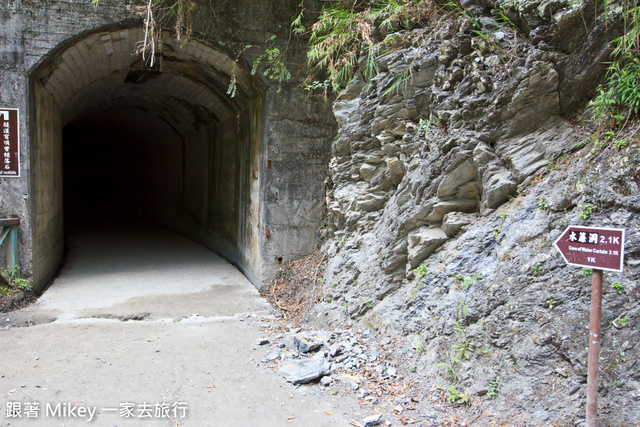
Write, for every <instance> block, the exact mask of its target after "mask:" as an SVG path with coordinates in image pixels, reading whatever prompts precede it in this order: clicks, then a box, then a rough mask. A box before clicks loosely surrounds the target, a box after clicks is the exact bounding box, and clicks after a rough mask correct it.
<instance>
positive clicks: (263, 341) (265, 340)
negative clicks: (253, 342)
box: [258, 338, 270, 345]
mask: <svg viewBox="0 0 640 427" xmlns="http://www.w3.org/2000/svg"><path fill="white" fill-rule="evenodd" d="M269 342H270V341H269V340H268V339H267V338H260V339H258V345H266V344H269Z"/></svg>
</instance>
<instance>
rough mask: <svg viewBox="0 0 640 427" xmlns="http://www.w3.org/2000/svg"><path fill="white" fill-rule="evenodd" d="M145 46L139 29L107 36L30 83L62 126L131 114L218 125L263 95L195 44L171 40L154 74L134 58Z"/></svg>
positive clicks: (45, 68) (80, 45)
mask: <svg viewBox="0 0 640 427" xmlns="http://www.w3.org/2000/svg"><path fill="white" fill-rule="evenodd" d="M143 39H144V32H143V31H142V30H141V29H139V28H131V29H125V30H117V31H111V32H101V33H96V34H92V35H89V36H86V37H83V38H80V39H79V40H76V41H74V42H71V43H68V44H66V45H65V46H64V47H62V48H60V49H59V50H58V51H57V52H54V53H53V54H51V55H49V57H48V58H47V60H45V61H44V62H43V63H42V64H41V65H40V66H39V67H38V68H37V69H36V71H35V72H34V73H33V74H32V75H33V77H34V78H35V79H37V80H39V81H40V82H41V84H42V85H43V87H44V88H45V89H46V90H47V91H48V92H49V93H51V95H52V96H53V97H54V99H55V100H56V102H57V104H58V106H59V108H60V113H61V116H62V123H63V124H67V123H69V122H70V121H72V120H75V119H79V118H82V117H83V116H91V115H95V114H100V112H101V111H105V110H112V109H121V108H132V107H133V108H139V109H143V110H150V109H152V110H157V111H158V112H159V113H160V114H161V115H163V116H164V117H165V119H166V118H170V120H171V122H172V123H173V126H177V127H179V126H193V124H194V123H197V122H198V121H200V120H207V121H208V120H214V121H218V122H220V121H225V120H227V119H229V118H232V117H235V116H236V115H237V114H238V113H239V112H241V111H242V110H244V108H245V107H246V100H247V99H250V98H253V97H254V96H255V94H256V92H257V91H256V89H255V87H254V85H253V82H252V78H251V76H250V75H249V73H248V72H246V70H244V69H243V68H242V67H240V66H238V65H237V64H234V61H233V60H232V59H231V58H230V57H229V55H228V54H227V53H226V52H224V51H222V50H219V49H216V48H213V47H211V46H209V45H206V44H205V43H203V42H201V41H198V40H195V39H191V40H189V41H188V42H186V43H185V42H184V41H183V42H182V44H180V46H177V44H176V43H175V42H174V41H173V39H172V38H171V36H170V35H169V34H167V35H166V37H164V41H163V48H162V57H161V58H159V61H158V63H159V65H158V66H157V67H154V69H153V70H149V69H147V68H146V67H144V62H143V60H142V58H141V57H140V55H136V54H135V51H136V46H137V45H138V44H139V43H140V41H141V40H143ZM233 74H235V76H236V79H237V87H238V94H237V95H236V97H234V98H233V99H230V98H229V97H228V96H227V95H226V93H225V92H226V90H227V87H228V84H229V81H230V76H231V75H233Z"/></svg>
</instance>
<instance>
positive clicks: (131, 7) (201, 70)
mask: <svg viewBox="0 0 640 427" xmlns="http://www.w3.org/2000/svg"><path fill="white" fill-rule="evenodd" d="M5 3H6V2H5ZM195 3H196V4H197V6H198V7H197V8H196V9H195V10H194V11H193V15H192V18H193V21H192V24H193V36H192V38H191V39H189V40H188V41H185V40H184V39H183V40H182V41H181V42H175V41H174V40H173V39H172V36H171V34H169V33H170V32H171V30H172V27H173V23H172V22H167V23H166V24H167V28H166V31H165V34H164V36H163V43H162V46H163V51H162V53H160V54H159V55H158V58H157V60H158V62H157V64H156V66H155V67H154V69H153V70H149V69H147V68H145V64H144V61H143V59H142V58H141V57H140V56H138V55H134V54H133V53H134V51H135V49H136V46H137V44H138V42H139V41H140V40H142V39H143V38H144V35H143V34H142V31H141V28H142V18H143V15H144V14H143V13H141V12H144V7H143V5H144V2H137V1H129V0H103V1H101V2H100V5H99V6H98V7H94V6H92V5H91V2H90V1H86V2H85V1H82V2H78V1H75V0H51V1H48V2H45V3H42V2H33V1H27V0H21V1H11V2H9V3H7V4H3V5H2V6H1V7H0V106H6V107H15V108H19V109H20V112H21V116H20V144H21V171H22V175H21V177H20V178H13V179H4V178H3V179H1V180H0V216H6V215H18V216H19V217H20V218H21V219H22V222H21V226H20V253H21V260H22V265H23V276H25V277H27V278H29V279H31V280H33V281H34V282H35V284H36V287H37V288H42V287H43V286H45V285H46V284H47V281H48V279H49V278H50V277H51V276H52V275H53V273H54V272H55V268H56V266H57V264H58V262H59V259H60V248H61V247H62V242H63V236H62V222H63V220H65V221H67V222H68V218H64V214H63V209H66V208H67V207H68V206H66V205H65V206H64V208H63V206H62V204H61V203H60V202H59V201H60V197H59V196H60V189H61V188H62V187H63V186H64V187H65V190H68V188H67V187H66V186H67V184H68V182H67V181H68V180H67V176H64V175H63V178H60V173H59V172H60V164H59V162H57V161H56V160H55V159H56V155H53V154H52V153H59V152H60V151H61V144H62V145H65V144H66V143H67V141H63V137H62V136H63V134H62V132H63V129H65V127H66V126H68V125H70V124H73V123H77V122H78V121H83V120H87V119H95V118H102V117H106V116H109V115H110V114H111V113H113V112H114V111H115V112H117V113H118V114H119V115H120V116H119V117H118V118H119V120H120V123H119V125H118V127H119V128H126V127H127V126H131V124H132V123H134V124H137V125H139V129H144V130H145V131H148V132H149V134H150V135H148V136H146V137H145V138H148V139H149V140H152V141H153V142H156V141H155V140H153V139H152V137H151V134H153V132H152V129H155V130H158V131H159V132H161V133H164V134H165V135H166V138H164V139H163V141H162V143H158V144H157V146H156V147H154V153H153V154H159V158H167V157H171V158H172V159H173V162H169V163H166V164H162V165H159V166H157V168H156V169H157V170H160V171H161V172H167V176H170V177H171V179H170V183H169V184H168V185H165V184H167V183H166V182H158V181H156V182H154V183H153V184H155V187H154V188H151V189H150V190H149V191H146V189H144V191H146V194H147V196H148V197H151V198H153V199H154V201H155V203H156V204H157V205H158V208H156V209H146V212H147V213H149V212H151V211H153V214H154V215H155V214H157V215H156V216H161V218H153V219H154V220H156V221H157V222H159V223H161V224H162V225H163V226H171V227H172V228H173V229H175V230H179V231H180V232H181V233H182V234H184V235H186V236H189V237H190V238H193V239H196V240H198V241H200V242H202V243H203V244H206V245H207V246H209V247H212V248H214V249H215V250H217V251H218V252H219V253H221V254H222V255H223V256H225V257H226V258H227V259H230V260H232V261H233V262H234V263H237V264H238V265H239V266H240V268H241V269H242V270H243V272H244V273H245V274H246V275H247V277H249V279H250V280H251V281H252V282H253V284H254V285H255V286H257V287H261V286H263V285H265V284H266V283H267V282H268V281H269V280H270V278H271V276H272V275H273V273H274V272H275V271H276V270H277V268H279V267H280V266H281V264H282V263H286V262H288V261H291V260H293V259H296V258H299V257H301V256H304V255H307V254H309V253H310V252H312V251H313V250H314V249H315V247H316V231H317V229H318V228H319V226H320V224H321V220H322V217H323V215H324V210H325V205H324V196H325V192H324V186H323V183H324V180H325V178H326V175H327V162H328V158H329V155H330V140H331V138H333V136H334V135H335V123H334V120H333V117H332V115H331V111H330V107H329V105H328V104H326V103H324V101H323V100H322V99H321V98H320V97H310V96H307V95H306V94H303V93H302V91H301V90H300V89H299V85H300V83H301V81H302V79H303V78H304V70H306V64H305V60H304V52H303V50H302V49H300V46H294V44H295V42H288V40H289V26H288V25H283V24H282V23H283V22H288V20H289V19H290V17H291V16H292V15H293V14H294V12H295V8H296V5H295V4H294V3H292V2H291V1H289V0H278V1H271V2H263V1H257V0H252V1H243V2H236V3H234V4H233V5H231V4H227V3H224V2H208V1H204V0H196V1H195ZM318 3H319V2H318V1H309V2H306V4H305V7H307V8H308V10H311V8H313V7H315V6H318ZM314 5H315V6H314ZM141 6H142V7H141ZM273 34H275V35H276V36H277V38H276V39H275V41H271V38H270V36H271V35H273ZM274 45H277V47H278V48H280V50H281V51H282V52H284V51H285V50H286V51H287V58H286V61H287V66H288V67H289V70H290V71H291V74H292V78H291V80H289V81H287V82H283V83H278V82H275V81H273V80H271V79H269V78H268V77H266V76H265V75H264V73H263V72H264V69H263V68H260V69H259V70H258V72H257V73H256V74H255V75H251V74H250V70H251V65H252V64H253V62H254V60H255V59H256V58H258V57H259V56H260V55H262V54H264V52H265V50H266V49H268V48H272V47H274ZM263 65H264V63H263ZM263 65H261V67H262V66H263ZM232 79H235V81H236V82H237V94H236V96H235V97H233V98H231V97H229V96H228V95H227V93H226V92H227V89H228V88H229V85H230V82H231V81H232ZM52 100H53V101H55V102H51V101H52ZM43 107H44V108H43ZM143 116H147V119H148V120H147V119H145V121H144V122H142V123H140V122H136V121H135V120H136V119H139V118H141V117H143ZM85 123H86V122H85ZM167 126H169V127H171V128H172V129H173V130H170V131H165V130H164V128H166V127H167ZM120 130H122V129H120ZM107 136H111V137H112V138H113V139H114V140H115V139H117V138H116V136H117V135H116V134H109V135H107ZM43 137H44V139H43ZM175 141H179V142H180V144H181V145H182V146H179V144H174V142H175ZM168 145H172V146H171V147H169V148H167V146H168ZM155 149H157V150H155ZM134 151H135V150H134ZM176 152H177V154H175V153H176ZM129 153H130V152H129V151H128V150H127V153H123V154H122V156H121V159H122V162H119V161H113V162H112V166H111V167H113V168H114V170H113V171H112V174H111V176H113V177H116V176H124V175H126V171H124V170H123V169H119V170H117V169H118V168H120V167H121V166H120V163H123V164H124V163H126V162H127V161H130V160H131V158H130V157H128V154H129ZM94 157H97V156H94ZM155 163H157V162H155ZM155 163H154V165H155ZM176 165H178V166H176ZM220 165H222V166H220ZM74 166H78V165H77V164H71V163H65V165H64V170H63V172H64V174H66V173H67V172H68V171H69V170H70V169H72V168H73V167H74ZM98 169H99V168H98ZM152 175H153V174H152ZM52 177H55V179H54V180H51V178H52ZM62 181H63V182H62ZM142 184H145V182H132V183H131V185H130V187H131V188H137V189H140V188H141V187H142ZM167 187H169V189H168V190H167ZM36 193H37V194H36ZM65 193H68V191H65ZM167 194H171V196H170V197H169V196H167ZM52 200H55V203H51V201H52ZM65 203H66V201H65ZM149 216H151V215H149ZM292 242H295V244H292Z"/></svg>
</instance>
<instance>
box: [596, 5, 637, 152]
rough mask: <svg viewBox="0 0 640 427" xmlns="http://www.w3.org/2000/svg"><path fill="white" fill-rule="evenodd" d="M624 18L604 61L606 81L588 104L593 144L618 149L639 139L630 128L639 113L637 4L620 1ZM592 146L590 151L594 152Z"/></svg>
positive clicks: (608, 7) (606, 7) (607, 8)
mask: <svg viewBox="0 0 640 427" xmlns="http://www.w3.org/2000/svg"><path fill="white" fill-rule="evenodd" d="M610 3H611V1H610V0H605V2H604V14H605V15H607V17H608V14H609V12H610V10H611V8H610ZM621 6H622V15H623V20H624V31H623V34H622V36H620V37H618V38H616V39H615V40H613V41H612V45H613V46H614V49H613V51H612V54H611V60H610V62H608V63H607V65H608V67H607V75H606V81H605V82H604V83H603V84H602V85H600V87H598V92H597V93H598V94H597V96H596V98H595V99H594V100H593V101H592V102H591V104H590V110H591V112H592V114H593V121H594V122H595V123H596V124H597V125H598V130H597V134H598V135H600V137H601V138H599V137H598V136H596V137H595V144H594V145H595V147H596V148H599V149H602V148H605V147H606V146H607V145H613V146H614V147H615V148H617V149H618V150H622V149H624V148H626V147H627V146H628V145H630V143H632V142H636V143H637V142H638V134H637V132H635V131H633V129H631V128H634V127H635V126H631V125H632V124H634V121H635V120H634V119H636V118H637V116H638V113H640V58H639V54H640V4H638V2H637V1H629V0H625V1H623V2H621ZM592 141H594V139H592ZM595 152H596V151H595V150H592V151H591V152H590V154H595Z"/></svg>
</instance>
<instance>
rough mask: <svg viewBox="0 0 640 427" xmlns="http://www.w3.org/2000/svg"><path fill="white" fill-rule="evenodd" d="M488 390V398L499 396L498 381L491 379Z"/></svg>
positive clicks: (492, 398)
mask: <svg viewBox="0 0 640 427" xmlns="http://www.w3.org/2000/svg"><path fill="white" fill-rule="evenodd" d="M487 390H488V391H487V399H489V400H494V399H495V398H496V397H498V381H494V380H491V381H489V385H488V386H487Z"/></svg>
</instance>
